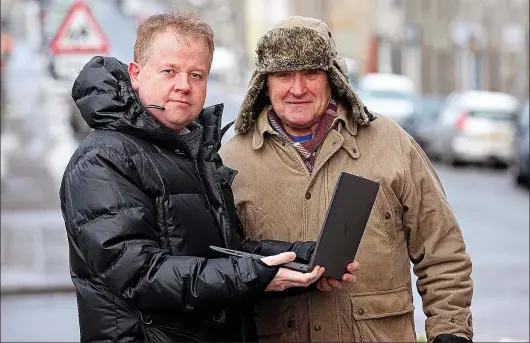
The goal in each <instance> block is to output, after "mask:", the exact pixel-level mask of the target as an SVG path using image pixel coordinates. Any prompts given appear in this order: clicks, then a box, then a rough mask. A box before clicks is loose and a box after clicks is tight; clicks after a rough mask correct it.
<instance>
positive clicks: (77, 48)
mask: <svg viewBox="0 0 530 343" xmlns="http://www.w3.org/2000/svg"><path fill="white" fill-rule="evenodd" d="M50 49H51V51H52V53H53V54H55V55H59V54H106V53H107V52H108V50H109V43H108V39H107V37H106V35H105V33H103V30H102V29H101V26H100V25H99V24H98V22H97V21H96V19H95V18H94V16H93V15H92V11H91V10H90V7H88V5H87V4H86V3H85V2H83V1H77V2H75V3H74V4H73V5H72V6H71V7H70V9H69V10H68V13H67V14H66V16H65V18H64V20H63V22H62V23H61V26H59V29H58V30H57V33H56V34H55V36H54V37H53V39H52V41H51V44H50Z"/></svg>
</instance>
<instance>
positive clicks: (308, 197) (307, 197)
mask: <svg viewBox="0 0 530 343" xmlns="http://www.w3.org/2000/svg"><path fill="white" fill-rule="evenodd" d="M305 198H306V199H307V200H309V199H311V193H309V192H306V193H305Z"/></svg>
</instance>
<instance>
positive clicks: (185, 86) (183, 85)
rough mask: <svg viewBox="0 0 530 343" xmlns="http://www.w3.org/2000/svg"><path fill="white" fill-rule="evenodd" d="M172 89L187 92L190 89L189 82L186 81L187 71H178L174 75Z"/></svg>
mask: <svg viewBox="0 0 530 343" xmlns="http://www.w3.org/2000/svg"><path fill="white" fill-rule="evenodd" d="M173 90H174V91H175V92H182V93H187V92H189V91H190V84H189V82H188V74H187V73H179V74H178V75H176V77H175V84H174V85H173Z"/></svg>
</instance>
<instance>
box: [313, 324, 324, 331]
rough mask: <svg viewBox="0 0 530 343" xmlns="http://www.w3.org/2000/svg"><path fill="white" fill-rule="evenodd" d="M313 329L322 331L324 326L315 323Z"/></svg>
mask: <svg viewBox="0 0 530 343" xmlns="http://www.w3.org/2000/svg"><path fill="white" fill-rule="evenodd" d="M313 330H315V331H320V330H322V326H321V325H320V324H315V326H313Z"/></svg>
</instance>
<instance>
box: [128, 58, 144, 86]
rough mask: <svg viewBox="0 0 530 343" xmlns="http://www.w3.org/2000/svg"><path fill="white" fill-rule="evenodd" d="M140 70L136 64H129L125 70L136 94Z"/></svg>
mask: <svg viewBox="0 0 530 343" xmlns="http://www.w3.org/2000/svg"><path fill="white" fill-rule="evenodd" d="M140 69H141V68H140V66H139V65H138V63H136V62H131V63H129V68H128V69H127V71H128V72H129V77H130V78H131V84H132V88H133V90H134V91H136V92H138V89H139V88H140V78H139V76H140Z"/></svg>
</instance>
